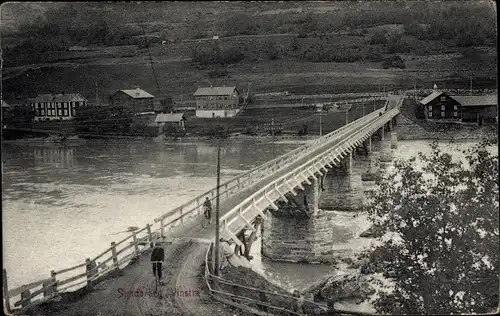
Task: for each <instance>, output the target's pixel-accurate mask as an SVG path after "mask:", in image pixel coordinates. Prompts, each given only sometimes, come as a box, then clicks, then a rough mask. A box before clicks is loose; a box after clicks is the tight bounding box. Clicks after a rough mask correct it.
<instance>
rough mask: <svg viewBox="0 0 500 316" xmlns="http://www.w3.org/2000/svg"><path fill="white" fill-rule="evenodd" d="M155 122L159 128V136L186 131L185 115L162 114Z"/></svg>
mask: <svg viewBox="0 0 500 316" xmlns="http://www.w3.org/2000/svg"><path fill="white" fill-rule="evenodd" d="M155 122H156V124H157V126H158V134H163V133H165V134H172V133H177V132H180V131H182V132H184V131H185V130H186V126H185V122H186V117H185V116H184V113H169V114H165V113H161V114H158V115H157V116H156V119H155Z"/></svg>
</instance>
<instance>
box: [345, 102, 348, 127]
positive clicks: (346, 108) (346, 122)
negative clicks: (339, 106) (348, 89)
mask: <svg viewBox="0 0 500 316" xmlns="http://www.w3.org/2000/svg"><path fill="white" fill-rule="evenodd" d="M347 124H349V105H348V104H347V101H346V102H345V125H347Z"/></svg>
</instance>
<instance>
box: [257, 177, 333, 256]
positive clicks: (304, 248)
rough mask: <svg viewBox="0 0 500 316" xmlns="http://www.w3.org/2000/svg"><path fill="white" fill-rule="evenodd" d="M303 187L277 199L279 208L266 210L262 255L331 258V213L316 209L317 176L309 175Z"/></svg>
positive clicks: (318, 190)
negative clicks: (285, 200)
mask: <svg viewBox="0 0 500 316" xmlns="http://www.w3.org/2000/svg"><path fill="white" fill-rule="evenodd" d="M309 181H310V182H311V184H304V185H303V186H304V190H301V191H299V192H297V195H295V196H293V195H291V194H289V195H286V198H287V202H282V201H280V202H279V203H277V205H278V207H279V210H277V211H275V210H272V209H269V210H268V216H267V219H266V221H264V224H263V231H262V249H261V251H262V255H263V256H265V257H267V258H269V259H271V260H274V261H285V262H309V263H319V262H325V261H328V260H331V255H332V252H333V249H332V245H333V225H332V216H331V214H329V213H330V212H328V211H323V210H319V209H318V201H319V199H320V195H321V194H322V193H324V192H321V191H322V188H321V179H311V178H309Z"/></svg>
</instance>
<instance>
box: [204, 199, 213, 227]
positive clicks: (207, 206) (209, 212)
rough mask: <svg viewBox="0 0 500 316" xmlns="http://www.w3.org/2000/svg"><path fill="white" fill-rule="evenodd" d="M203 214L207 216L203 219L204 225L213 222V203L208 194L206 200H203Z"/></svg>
mask: <svg viewBox="0 0 500 316" xmlns="http://www.w3.org/2000/svg"><path fill="white" fill-rule="evenodd" d="M203 215H204V216H205V220H204V221H203V227H206V226H207V221H208V224H212V203H211V202H210V199H209V198H208V196H207V197H206V198H205V202H203Z"/></svg>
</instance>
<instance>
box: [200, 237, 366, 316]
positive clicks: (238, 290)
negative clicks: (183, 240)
mask: <svg viewBox="0 0 500 316" xmlns="http://www.w3.org/2000/svg"><path fill="white" fill-rule="evenodd" d="M212 249H213V243H212V244H210V247H208V249H207V252H206V254H205V272H204V274H205V284H206V286H207V288H208V290H209V292H210V296H211V297H212V298H214V299H216V300H218V301H220V302H222V303H224V304H227V305H231V306H234V307H236V308H239V309H242V310H245V311H247V312H250V313H253V314H255V315H262V316H267V315H283V316H285V315H286V316H289V315H359V316H374V314H370V313H364V312H355V311H349V310H341V309H337V308H331V307H328V306H326V305H325V304H320V303H317V302H315V301H312V300H308V299H304V300H303V304H302V311H300V312H299V311H297V310H296V309H295V306H297V297H294V296H292V295H287V294H281V293H276V292H270V291H267V290H265V289H259V288H254V287H249V286H244V285H241V284H237V283H235V282H233V281H231V280H228V279H224V278H221V277H219V276H216V275H214V274H212V262H213V261H212V258H211V257H213V252H212ZM210 254H212V256H211V255H210Z"/></svg>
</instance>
